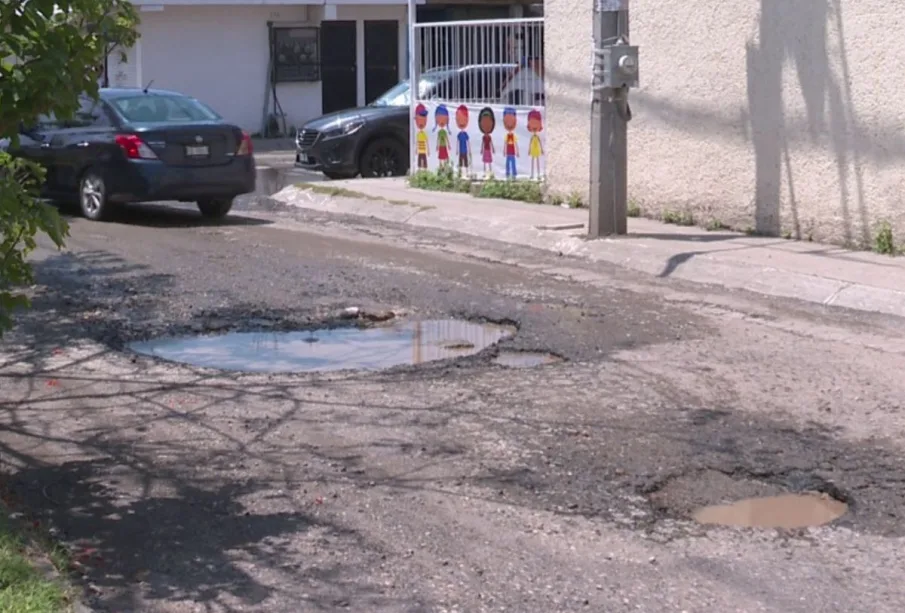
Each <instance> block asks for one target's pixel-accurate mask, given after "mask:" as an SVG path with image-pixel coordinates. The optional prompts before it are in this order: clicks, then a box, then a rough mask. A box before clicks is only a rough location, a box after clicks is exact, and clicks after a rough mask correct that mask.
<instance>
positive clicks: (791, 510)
mask: <svg viewBox="0 0 905 613" xmlns="http://www.w3.org/2000/svg"><path fill="white" fill-rule="evenodd" d="M649 498H650V501H651V503H652V504H653V506H654V508H655V509H656V510H657V511H659V512H660V513H663V514H666V515H670V516H673V517H682V518H685V519H693V520H694V521H697V522H698V523H701V524H707V525H721V526H732V527H747V528H766V529H770V528H779V529H789V530H793V529H800V528H808V527H815V526H822V525H826V524H828V523H831V522H833V521H835V520H837V519H839V518H841V517H843V516H844V515H846V514H847V513H848V511H849V505H848V502H849V501H848V500H847V497H846V496H845V495H844V494H843V493H842V492H840V491H839V490H838V489H837V488H835V487H834V486H833V485H832V484H830V483H827V482H825V481H823V480H821V479H818V478H816V477H812V478H810V479H808V478H804V476H801V475H799V476H797V477H796V478H794V479H791V478H782V477H777V478H776V479H760V478H758V477H754V476H744V475H735V474H732V475H730V474H726V473H723V472H719V471H716V470H704V471H696V472H694V473H692V474H685V475H681V476H677V477H673V478H671V479H668V480H666V481H665V482H663V483H661V484H659V485H658V486H657V487H656V488H654V489H653V491H650V492H649Z"/></svg>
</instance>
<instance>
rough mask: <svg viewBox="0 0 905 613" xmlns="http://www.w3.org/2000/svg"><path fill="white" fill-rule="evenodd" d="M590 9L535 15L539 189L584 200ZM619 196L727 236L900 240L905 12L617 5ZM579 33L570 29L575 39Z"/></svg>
mask: <svg viewBox="0 0 905 613" xmlns="http://www.w3.org/2000/svg"><path fill="white" fill-rule="evenodd" d="M592 5H593V3H592V2H591V1H590V0H556V1H555V2H548V3H547V5H546V51H545V55H546V65H547V75H548V76H547V85H546V87H547V101H548V110H547V115H548V118H547V125H548V127H549V131H548V133H547V144H548V146H547V150H548V162H547V167H548V179H549V182H550V186H551V189H552V190H554V191H559V192H565V193H568V192H569V191H572V190H578V191H579V192H580V193H582V194H583V195H585V196H586V194H587V180H588V165H589V162H588V149H589V143H588V136H589V131H590V130H589V107H588V100H589V88H588V75H589V70H590V69H589V66H590V40H591V25H590V23H591V8H592ZM631 10H632V15H631V17H632V22H631V32H632V43H633V44H637V45H639V46H640V47H641V88H640V89H639V90H636V91H634V92H633V93H632V98H631V103H632V110H633V112H634V116H635V118H634V120H633V121H632V123H631V124H630V127H629V130H630V133H629V142H630V145H629V163H630V169H629V173H630V176H629V194H630V197H631V198H632V199H633V200H634V201H635V202H637V203H638V204H639V205H640V206H641V207H642V209H643V210H644V212H645V213H646V214H650V215H656V214H657V213H659V212H660V211H661V210H663V209H671V210H688V211H691V212H692V213H693V214H694V215H695V217H696V218H697V219H698V220H699V221H700V222H702V223H706V222H707V221H709V220H711V219H713V220H716V221H720V222H722V223H727V224H730V225H732V226H733V227H736V228H739V229H745V228H751V229H756V230H758V231H761V232H764V233H769V234H785V233H790V234H792V235H794V236H800V237H802V238H808V237H812V238H814V239H815V240H830V241H833V242H839V243H849V244H853V245H864V244H866V243H869V242H870V241H871V240H872V235H873V233H874V231H875V228H876V225H877V223H878V222H879V221H881V220H888V221H889V222H891V223H892V224H893V227H894V228H896V229H897V230H898V233H899V234H900V235H902V236H903V237H905V197H903V191H905V13H903V12H902V10H901V3H899V2H896V1H895V0H698V1H697V2H694V3H688V2H679V1H677V0H632V1H631ZM576 24H582V25H581V27H580V29H581V30H582V32H577V31H576Z"/></svg>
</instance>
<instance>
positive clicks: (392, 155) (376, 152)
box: [359, 138, 409, 178]
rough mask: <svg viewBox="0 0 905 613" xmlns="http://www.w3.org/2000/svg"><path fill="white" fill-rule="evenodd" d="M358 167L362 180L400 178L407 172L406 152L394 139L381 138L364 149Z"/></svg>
mask: <svg viewBox="0 0 905 613" xmlns="http://www.w3.org/2000/svg"><path fill="white" fill-rule="evenodd" d="M359 165H360V167H361V176H362V177H364V178H370V177H401V176H403V175H404V174H405V173H406V172H408V166H409V163H408V150H407V149H406V148H405V147H403V146H402V144H400V143H399V141H397V140H396V139H393V138H381V139H379V140H375V141H373V142H372V143H370V144H368V146H367V147H365V149H364V151H363V152H362V154H361V162H360V163H359Z"/></svg>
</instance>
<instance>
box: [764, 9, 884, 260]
mask: <svg viewBox="0 0 905 613" xmlns="http://www.w3.org/2000/svg"><path fill="white" fill-rule="evenodd" d="M831 22H834V25H835V35H836V37H837V41H836V45H837V46H836V48H837V50H838V51H837V53H838V54H839V65H840V69H841V74H840V75H839V76H838V77H837V76H835V75H834V74H833V71H832V69H831V66H830V52H829V49H828V35H829V32H828V30H829V28H828V26H829V25H830V23H831ZM787 59H788V60H789V61H790V62H791V63H793V64H794V66H795V70H796V72H797V75H798V82H799V84H800V86H801V93H802V95H803V97H804V103H805V108H806V113H807V131H808V135H809V137H810V139H811V140H818V138H819V136H820V135H821V134H824V133H825V134H828V136H829V138H830V142H831V146H832V150H833V153H834V155H835V158H836V167H837V170H838V174H839V186H840V194H839V199H840V209H841V214H842V220H843V225H844V239H845V242H846V243H855V242H860V243H862V244H868V243H869V240H870V236H869V229H868V221H867V210H866V208H865V202H864V186H863V170H862V164H863V162H862V159H861V155H860V153H859V151H858V147H856V146H854V143H853V136H854V135H856V134H858V132H859V130H858V126H857V117H856V116H855V112H854V104H853V101H852V93H851V87H850V85H849V83H850V72H849V66H848V61H847V51H846V48H845V37H844V30H843V18H842V3H841V0H797V1H796V2H794V3H790V2H787V0H761V14H760V37H759V44H757V45H754V44H749V45H748V49H747V60H748V106H749V112H750V123H751V134H752V139H753V143H754V152H755V160H756V162H755V163H756V192H755V206H756V213H755V228H756V229H757V231H758V232H759V233H761V234H769V235H774V236H775V235H778V234H779V232H780V230H781V227H780V225H781V224H780V219H781V216H780V202H781V200H782V197H781V190H782V178H783V174H785V177H786V182H787V184H788V190H789V192H788V202H789V206H790V207H791V215H792V223H793V230H794V233H795V235H796V237H797V238H801V235H802V229H801V223H800V220H799V215H798V202H797V200H796V196H795V183H794V181H793V175H792V167H791V156H790V155H789V141H788V136H787V134H788V126H787V125H786V120H785V117H784V114H783V103H784V100H783V96H782V77H783V68H784V66H785V63H786V60H787ZM850 167H851V168H852V169H853V173H851V174H853V177H852V176H850V171H849V168H850ZM853 209H855V210H853ZM853 215H857V216H858V217H859V218H860V219H859V221H860V224H859V225H860V230H861V232H860V236H859V237H857V238H856V237H855V236H853V229H852V217H853Z"/></svg>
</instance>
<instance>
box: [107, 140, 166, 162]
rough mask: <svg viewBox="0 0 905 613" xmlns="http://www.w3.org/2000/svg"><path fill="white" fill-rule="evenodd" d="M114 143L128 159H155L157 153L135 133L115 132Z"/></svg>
mask: <svg viewBox="0 0 905 613" xmlns="http://www.w3.org/2000/svg"><path fill="white" fill-rule="evenodd" d="M116 144H117V145H119V146H120V148H122V150H123V152H124V153H125V154H126V157H127V158H129V159H130V160H156V159H157V154H156V153H154V151H153V150H152V149H151V148H150V147H148V146H147V145H146V144H145V142H144V141H143V140H141V138H139V137H138V136H136V135H135V134H117V135H116Z"/></svg>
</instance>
